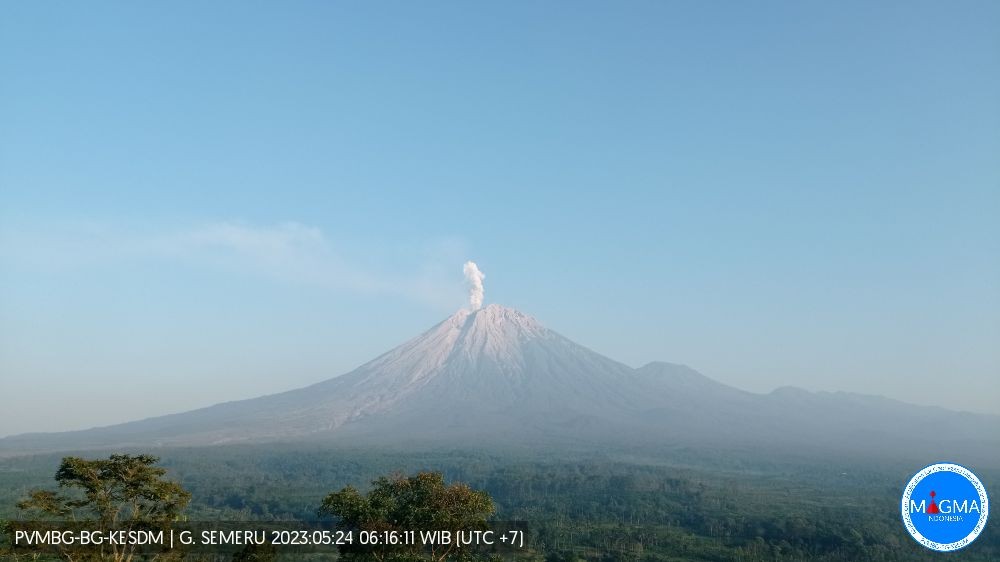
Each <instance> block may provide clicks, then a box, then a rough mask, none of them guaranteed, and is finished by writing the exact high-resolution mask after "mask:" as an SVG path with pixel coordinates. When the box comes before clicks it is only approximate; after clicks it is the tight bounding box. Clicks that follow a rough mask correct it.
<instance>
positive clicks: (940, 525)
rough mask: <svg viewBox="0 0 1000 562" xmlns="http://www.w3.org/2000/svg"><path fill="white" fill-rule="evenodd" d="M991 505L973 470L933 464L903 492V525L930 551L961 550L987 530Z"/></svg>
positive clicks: (946, 464) (947, 464)
mask: <svg viewBox="0 0 1000 562" xmlns="http://www.w3.org/2000/svg"><path fill="white" fill-rule="evenodd" d="M989 509H990V501H989V498H988V497H987V496H986V488H985V487H983V483H982V482H980V481H979V478H976V475H975V474H973V473H972V471H971V470H969V469H967V468H965V467H964V466H960V465H957V464H951V463H938V464H932V465H930V466H928V467H927V468H925V469H923V470H921V471H920V472H918V473H916V474H915V475H913V478H911V479H910V481H909V483H907V484H906V488H905V489H904V490H903V502H902V514H903V524H904V525H906V530H907V531H908V532H909V533H910V536H911V537H913V538H914V540H916V541H917V542H918V543H920V544H922V545H924V546H926V547H927V548H929V549H931V550H937V551H939V552H949V551H952V550H958V549H960V548H963V547H965V546H968V545H969V543H971V542H972V541H974V540H976V537H978V536H979V533H981V532H983V528H984V527H986V518H987V517H988V516H989Z"/></svg>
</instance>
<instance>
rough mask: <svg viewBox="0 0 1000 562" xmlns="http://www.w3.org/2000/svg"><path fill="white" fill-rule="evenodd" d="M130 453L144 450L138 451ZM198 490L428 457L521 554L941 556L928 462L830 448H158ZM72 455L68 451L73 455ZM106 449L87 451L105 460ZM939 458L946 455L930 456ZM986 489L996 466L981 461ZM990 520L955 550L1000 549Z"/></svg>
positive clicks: (262, 491) (242, 494)
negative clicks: (917, 534)
mask: <svg viewBox="0 0 1000 562" xmlns="http://www.w3.org/2000/svg"><path fill="white" fill-rule="evenodd" d="M129 452H139V451H138V450H134V451H129ZM144 452H151V453H153V454H156V455H158V456H160V458H161V465H162V466H164V467H166V468H167V469H168V476H169V477H171V478H173V479H175V480H177V481H179V482H180V483H181V484H182V485H183V486H184V487H185V488H186V489H188V490H189V491H190V492H191V493H192V494H193V499H192V503H191V505H190V507H189V508H188V510H187V516H188V519H189V520H191V521H198V520H203V521H222V520H224V521H233V520H246V521H272V520H285V521H296V520H298V521H315V520H316V519H317V515H316V509H317V508H318V506H319V504H320V501H321V500H322V498H323V497H324V496H325V495H326V494H328V493H330V492H331V491H334V490H338V489H340V488H342V487H344V486H347V485H354V486H357V487H359V488H361V489H365V488H366V487H367V486H368V484H369V483H370V481H371V480H373V479H375V478H377V477H378V476H381V475H386V474H392V473H395V472H401V473H407V474H409V473H414V472H416V471H418V470H434V471H440V472H442V473H443V474H444V476H445V478H446V480H447V481H462V482H466V483H468V484H469V485H471V486H472V487H473V488H477V489H482V490H485V491H487V492H488V493H489V494H490V495H491V496H492V497H493V499H494V500H495V502H496V504H497V507H498V511H497V514H496V516H495V519H497V520H517V521H524V522H526V523H527V525H528V528H529V540H528V543H529V544H528V548H526V549H525V550H524V551H522V552H521V554H520V555H519V557H523V558H525V559H537V560H542V559H544V560H548V561H562V560H567V561H568V560H577V559H585V560H601V561H610V560H635V561H638V560H649V561H680V560H692V561H701V560H704V561H734V562H736V561H758V560H759V561H764V560H817V561H841V560H869V561H882V560H885V561H894V560H900V561H901V560H939V559H940V556H941V554H939V553H935V552H932V551H929V550H926V549H924V548H923V547H922V546H920V545H918V544H917V543H916V542H915V541H913V540H912V539H911V538H910V537H909V536H908V535H907V533H906V531H905V530H904V528H903V525H902V523H901V522H900V518H899V501H900V494H901V490H902V487H903V485H904V484H905V483H906V481H907V479H908V478H909V477H910V476H911V475H912V474H913V473H914V472H916V471H917V470H919V469H920V468H922V466H918V464H919V463H916V464H915V463H914V461H913V460H912V459H906V460H903V459H899V460H885V459H882V460H878V461H873V460H871V459H870V458H865V457H845V456H842V455H840V456H833V455H823V454H822V453H821V452H816V451H811V452H801V451H784V452H782V451H766V450H760V449H757V450H743V451H734V450H709V449H696V448H690V447H687V448H675V449H665V450H659V451H651V450H649V449H632V450H628V449H622V450H616V451H612V450H605V451H601V452H594V451H586V450H578V451H570V450H560V451H546V452H539V451H531V450H516V449H504V450H497V449H494V450H489V449H482V450H448V449H436V450H425V451H413V450H410V451H407V450H402V449H374V448H366V449H350V448H344V447H338V448H333V447H329V446H320V445H304V444H294V445H293V444H288V445H266V446H265V445H243V446H236V445H234V446H219V447H211V448H208V447H199V448H173V449H157V450H152V451H144ZM65 454H69V453H65ZM107 454H108V451H87V452H85V453H80V454H79V455H80V456H84V457H87V458H98V457H101V456H106V455H107ZM62 456H64V454H44V455H34V456H24V457H14V458H6V459H0V518H8V519H11V518H16V517H17V516H18V514H17V510H16V508H15V503H16V502H17V500H18V499H20V498H22V497H23V496H24V495H26V494H27V492H28V490H30V489H32V488H38V487H52V486H53V485H54V484H53V480H52V476H53V474H54V472H55V470H56V467H57V466H58V464H59V461H60V459H61V457H62ZM935 460H938V459H935ZM972 468H973V469H974V470H976V471H977V472H978V475H979V477H980V479H981V480H983V482H984V484H985V485H986V487H987V489H996V486H995V485H994V484H995V483H997V482H1000V470H998V469H997V468H995V467H972ZM998 527H1000V525H998V523H997V518H996V517H993V518H991V521H990V522H989V523H988V525H987V528H986V529H985V530H984V532H983V533H982V535H981V536H980V537H979V539H978V540H976V541H975V542H974V543H973V544H972V545H970V546H969V547H967V548H965V549H963V550H962V551H961V552H960V553H958V554H957V555H956V556H957V557H956V558H955V559H960V560H970V561H971V560H998V559H1000V528H998Z"/></svg>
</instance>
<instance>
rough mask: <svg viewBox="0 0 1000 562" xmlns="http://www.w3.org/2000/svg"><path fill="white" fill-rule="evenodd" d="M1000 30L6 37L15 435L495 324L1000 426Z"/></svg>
mask: <svg viewBox="0 0 1000 562" xmlns="http://www.w3.org/2000/svg"><path fill="white" fill-rule="evenodd" d="M998 29H1000V3H997V2H994V1H984V2H966V1H958V2H938V1H933V2H923V1H909V0H907V1H901V2H868V1H865V2H798V1H787V2H774V1H764V2H682V1H655V2H643V1H635V2H493V3H483V2H479V3H469V2H319V1H316V2H269V3H263V2H231V3H227V2H211V3H206V2H160V3H150V2H122V3H103V2H102V3H92V2H65V3H52V2H4V3H3V4H0V267H2V275H0V396H2V404H3V405H2V407H0V435H3V434H11V433H20V432H24V431H29V430H62V429H72V428H82V427H88V426H92V425H95V424H107V423H112V422H120V421H126V420H131V419H135V418H141V417H147V416H150V415H155V414H165V413H171V412H176V411H181V410H186V409H191V408H194V407H199V406H204V405H208V404H212V403H216V402H219V401H225V400H233V399H239V398H248V397H252V396H257V395H261V394H265V393H270V392H276V391H280V390H285V389H290V388H294V387H299V386H302V385H305V384H309V383H312V382H316V381H319V380H322V379H325V378H329V377H331V376H335V375H339V374H342V373H344V372H346V371H348V370H350V369H352V368H353V367H355V366H357V365H359V364H361V363H363V362H365V361H367V360H369V359H371V358H373V357H374V356H375V355H377V354H379V353H381V352H383V351H386V350H388V349H389V348H391V347H393V346H395V345H397V344H399V343H401V342H402V341H404V340H406V339H408V338H409V337H411V336H413V335H416V334H417V333H419V332H420V331H422V330H423V329H425V328H427V327H429V326H430V325H432V324H434V323H436V322H438V321H440V320H441V319H442V318H444V317H445V316H446V315H448V314H450V313H451V312H453V311H454V310H455V309H457V308H459V307H460V306H462V303H463V302H464V299H465V289H464V288H463V283H462V264H463V262H464V261H465V260H467V259H473V260H476V261H477V262H478V264H479V266H480V267H481V268H482V270H483V271H484V272H485V273H486V276H487V277H486V301H487V302H497V303H501V304H505V305H510V306H515V307H517V308H520V309H522V310H524V311H525V312H528V313H530V314H532V315H534V316H536V317H537V318H538V319H539V320H540V321H541V322H543V323H544V324H546V325H547V326H549V327H551V328H553V329H555V330H557V331H559V332H561V333H563V334H564V335H566V336H568V337H570V338H572V339H574V340H576V341H578V342H580V343H582V344H584V345H586V346H588V347H590V348H592V349H594V350H596V351H599V352H601V353H604V354H606V355H608V356H610V357H612V358H615V359H618V360H620V361H623V362H625V363H628V364H631V365H633V366H638V365H642V364H644V363H646V362H648V361H652V360H666V361H673V362H679V363H685V364H688V365H690V366H692V367H694V368H696V369H698V370H700V371H701V372H703V373H705V374H706V375H708V376H711V377H713V378H715V379H718V380H720V381H722V382H725V383H728V384H732V385H735V386H737V387H740V388H744V389H748V390H752V391H758V392H769V391H771V390H773V389H774V388H776V387H779V386H783V385H794V386H800V387H804V388H807V389H810V390H844V391H853V392H863V393H873V394H882V395H886V396H890V397H894V398H899V399H903V400H906V401H911V402H914V403H919V404H934V405H942V406H946V407H950V408H956V409H967V410H973V411H983V412H994V413H1000V220H998V217H1000V33H998V31H997V30H998Z"/></svg>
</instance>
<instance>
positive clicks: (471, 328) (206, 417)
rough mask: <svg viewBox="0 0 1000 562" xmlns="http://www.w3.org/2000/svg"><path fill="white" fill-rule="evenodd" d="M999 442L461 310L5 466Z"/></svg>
mask: <svg viewBox="0 0 1000 562" xmlns="http://www.w3.org/2000/svg"><path fill="white" fill-rule="evenodd" d="M914 428H919V431H918V432H915V431H914ZM998 436H1000V417H997V416H986V415H979V414H970V413H960V412H952V411H948V410H944V409H941V408H933V407H921V406H912V405H908V404H904V403H901V402H897V401H894V400H889V399H886V398H881V397H874V396H864V395H856V394H848V393H810V392H806V391H804V390H800V389H794V388H783V389H779V390H776V391H774V392H772V393H769V394H755V393H750V392H746V391H743V390H739V389H737V388H733V387H730V386H727V385H724V384H721V383H719V382H716V381H714V380H712V379H710V378H708V377H705V376H703V375H701V374H699V373H698V372H696V371H694V370H692V369H690V368H688V367H686V366H683V365H676V364H671V363H660V362H657V363H650V364H648V365H645V366H643V367H640V368H638V369H635V368H632V367H629V366H627V365H624V364H622V363H619V362H617V361H614V360H612V359H609V358H607V357H605V356H603V355H600V354H599V353H596V352H594V351H591V350H589V349H587V348H586V347H583V346H581V345H579V344H576V343H574V342H572V341H570V340H569V339H567V338H565V337H563V336H561V335H559V334H558V333H556V332H554V331H552V330H549V329H548V328H546V327H544V326H543V325H541V324H540V323H539V322H538V321H537V320H535V319H534V318H532V317H531V316H529V315H527V314H524V313H522V312H520V311H518V310H515V309H512V308H506V307H503V306H499V305H495V304H491V305H488V306H486V307H485V308H482V309H478V310H460V311H458V312H456V313H455V314H453V315H452V316H450V317H448V318H446V319H445V320H444V321H443V322H441V323H439V324H437V325H436V326H434V327H432V328H431V329H429V330H427V331H426V332H424V333H423V334H421V335H419V336H417V337H416V338H413V339H412V340H410V341H408V342H406V343H404V344H402V345H400V346H398V347H396V348H395V349H392V350H390V351H389V352H387V353H385V354H383V355H381V356H379V357H377V358H375V359H374V360H372V361H370V362H368V363H366V364H364V365H362V366H360V367H358V368H357V369H355V370H354V371H351V372H350V373H347V374H345V375H342V376H339V377H335V378H332V379H328V380H325V381H323V382H319V383H317V384H314V385H311V386H308V387H305V388H300V389H296V390H291V391H288V392H284V393H280V394H273V395H268V396H262V397H259V398H254V399H249V400H241V401H237V402H226V403H223V404H217V405H215V406H210V407H207V408H202V409H199V410H193V411H190V412H184V413H179V414H173V415H168V416H161V417H155V418H149V419H145V420H141V421H136V422H130V423H125V424H120V425H114V426H108V427H101V428H94V429H88V430H83V431H74V432H64V433H52V434H25V435H19V436H14V437H8V438H6V439H0V451H3V452H5V453H8V454H9V453H10V452H12V451H15V452H26V451H45V450H61V449H96V448H116V447H154V446H207V445H220V444H230V443H266V442H278V441H290V440H296V441H297V440H302V441H322V442H333V443H345V444H351V445H372V444H378V445H409V446H413V445H432V444H447V445H450V446H473V447H484V446H493V445H498V444H505V445H523V446H529V447H557V446H572V447H581V446H582V447H591V446H601V447H607V446H644V447H649V446H662V445H707V446H712V447H727V446H739V447H748V446H749V447H752V446H755V445H781V446H792V447H814V448H815V447H823V448H831V447H832V448H837V449H841V450H861V451H883V452H884V451H889V450H898V449H900V448H905V447H910V446H919V447H920V448H922V449H926V448H927V447H928V446H929V445H930V444H932V445H933V446H935V447H937V448H938V450H939V451H943V452H948V451H956V452H957V451H965V450H966V449H968V448H976V450H980V449H979V448H980V447H992V449H991V450H994V451H995V450H997V439H998Z"/></svg>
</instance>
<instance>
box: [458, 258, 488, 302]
mask: <svg viewBox="0 0 1000 562" xmlns="http://www.w3.org/2000/svg"><path fill="white" fill-rule="evenodd" d="M462 271H463V272H464V273H465V280H466V281H468V282H469V304H470V305H472V310H479V309H480V308H482V307H483V279H486V274H484V273H483V272H482V271H479V266H478V265H476V262H474V261H467V262H465V266H464V267H462Z"/></svg>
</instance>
